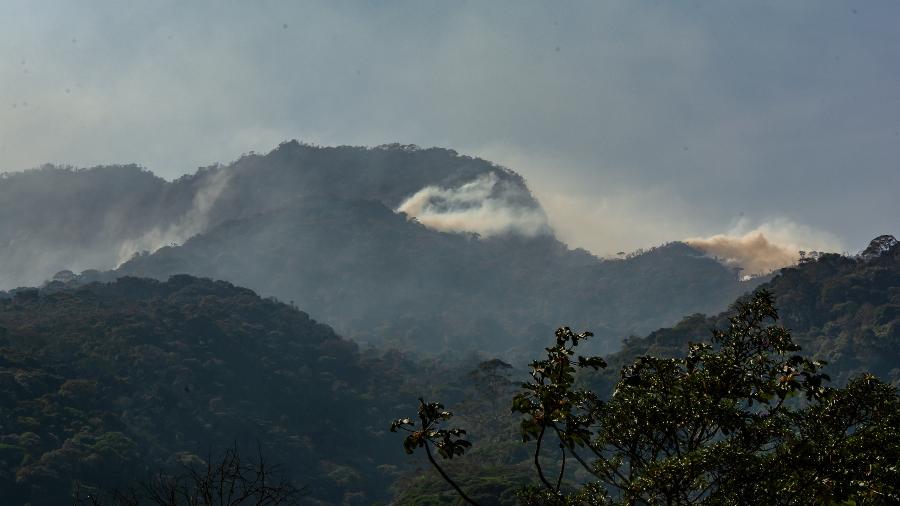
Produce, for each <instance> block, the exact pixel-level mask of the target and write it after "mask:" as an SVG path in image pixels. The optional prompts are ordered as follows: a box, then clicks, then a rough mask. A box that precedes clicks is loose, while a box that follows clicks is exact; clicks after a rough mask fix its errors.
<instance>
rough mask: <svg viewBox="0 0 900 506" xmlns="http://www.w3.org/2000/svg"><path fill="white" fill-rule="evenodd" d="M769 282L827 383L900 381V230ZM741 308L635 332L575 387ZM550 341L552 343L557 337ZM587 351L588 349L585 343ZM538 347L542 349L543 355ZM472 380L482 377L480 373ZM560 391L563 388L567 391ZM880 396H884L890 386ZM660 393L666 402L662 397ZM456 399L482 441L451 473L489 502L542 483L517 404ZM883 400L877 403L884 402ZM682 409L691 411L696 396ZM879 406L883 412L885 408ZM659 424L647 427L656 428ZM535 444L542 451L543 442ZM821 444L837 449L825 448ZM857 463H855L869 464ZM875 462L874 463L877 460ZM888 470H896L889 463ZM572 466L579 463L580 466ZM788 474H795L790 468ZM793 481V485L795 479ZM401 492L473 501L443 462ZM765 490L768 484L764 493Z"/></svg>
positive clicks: (604, 385) (505, 380)
mask: <svg viewBox="0 0 900 506" xmlns="http://www.w3.org/2000/svg"><path fill="white" fill-rule="evenodd" d="M760 289H761V290H765V291H767V292H768V293H771V294H772V295H773V299H774V301H775V304H776V305H777V307H778V310H777V314H778V316H779V320H778V324H779V325H781V326H783V327H784V328H785V329H787V331H788V332H790V333H791V336H792V342H793V343H796V344H797V345H798V346H799V347H800V349H799V350H798V351H797V352H796V353H800V354H802V355H803V356H807V357H810V358H811V359H814V360H818V361H822V362H823V363H824V365H823V366H822V368H821V372H822V373H823V374H826V375H827V376H828V377H829V379H830V381H828V382H826V383H825V384H827V385H831V386H834V387H843V386H846V385H847V384H848V383H851V380H853V379H854V378H855V379H857V380H858V379H859V378H861V377H863V376H864V375H865V374H866V373H872V374H875V375H876V376H877V377H878V378H879V379H880V380H881V381H884V382H886V383H887V384H891V385H893V387H894V388H896V387H897V386H898V385H900V377H898V371H900V369H898V366H900V313H898V312H897V308H900V244H898V242H897V241H896V240H895V239H894V238H893V237H891V236H882V237H879V238H876V239H875V240H873V241H872V243H871V244H870V245H869V247H868V248H866V249H865V250H864V251H863V252H862V253H861V254H860V255H857V256H852V257H848V256H841V255H834V254H826V255H819V256H817V257H815V258H810V259H807V260H805V261H803V262H801V264H799V265H797V266H795V267H791V268H787V269H783V270H782V271H781V272H780V273H779V274H778V275H777V276H775V277H774V278H773V279H772V280H770V281H769V282H767V283H764V284H763V285H761V287H760ZM750 299H751V297H750V296H749V295H748V296H744V297H741V298H740V299H739V300H738V303H745V302H747V301H749V300H750ZM733 315H734V309H731V310H729V311H726V312H722V313H720V314H717V315H715V316H712V317H707V316H705V315H702V314H695V315H691V316H688V317H686V318H684V319H683V320H682V321H681V322H679V323H678V324H677V325H675V326H674V327H671V328H664V329H659V330H657V331H654V332H652V333H650V334H649V335H647V336H646V337H637V336H633V337H631V338H629V339H628V340H626V342H625V346H624V348H623V349H622V350H621V351H619V352H617V353H614V354H612V355H609V356H607V357H605V361H606V362H607V363H608V365H607V367H605V368H602V369H600V370H598V371H594V370H591V369H590V368H588V369H587V370H583V371H580V372H579V374H578V377H577V381H575V382H574V383H573V384H572V388H576V387H577V388H587V389H589V391H592V392H595V393H596V394H597V395H598V396H599V397H601V398H608V397H609V396H612V395H613V393H614V392H616V391H618V390H617V387H618V388H621V385H622V382H623V381H626V384H627V380H628V378H630V377H631V374H633V373H632V372H629V371H633V369H629V368H631V367H633V365H634V364H636V363H639V362H641V361H646V360H648V358H649V360H650V361H653V360H657V359H665V358H670V357H671V358H678V359H679V360H684V359H686V358H687V357H688V356H689V351H690V347H689V345H690V343H704V342H708V341H709V340H710V337H711V336H712V331H714V330H716V331H718V332H725V331H728V329H729V328H731V326H732V321H731V320H730V318H731V317H732V316H733ZM545 342H546V343H547V344H548V345H549V344H550V340H549V339H548V340H545ZM582 348H583V346H582ZM579 351H580V352H582V353H583V351H582V350H579ZM538 355H539V354H538V353H537V352H536V353H535V356H538ZM645 357H646V358H645ZM662 363H666V362H665V361H663V362H662ZM492 371H493V380H492V381H491V382H490V385H491V388H490V389H488V390H489V391H491V390H492V391H493V392H494V393H492V394H491V395H490V397H494V398H496V397H500V398H503V399H505V400H506V402H499V404H501V405H504V406H503V407H507V406H509V405H510V401H511V399H512V398H513V395H514V394H515V392H516V391H517V390H518V388H519V385H520V383H521V380H520V379H519V377H518V376H515V375H513V374H511V371H510V370H508V369H506V368H498V367H494V368H492ZM471 381H473V382H474V381H476V380H475V379H474V378H473V379H472V380H471ZM482 382H483V381H482ZM853 388H860V383H859V382H858V381H857V383H855V386H854V387H853ZM851 390H852V391H854V392H856V393H855V394H846V396H847V397H846V399H847V400H848V402H849V401H854V400H860V402H862V399H863V398H864V395H863V394H862V391H857V390H853V389H851ZM876 390H877V389H876ZM893 391H894V393H893V394H885V395H888V397H889V398H893V399H894V401H893V402H894V406H895V409H896V395H897V394H896V390H893ZM554 395H559V393H558V391H556V392H554ZM841 395H844V394H841ZM874 395H876V397H877V395H881V394H874ZM891 396H893V397H891ZM653 402H655V403H660V402H661V401H660V400H659V399H656V400H654V401H653ZM446 403H447V405H448V407H449V408H451V409H452V410H453V411H454V413H456V414H457V415H462V416H457V417H455V419H454V420H453V422H454V424H455V425H458V426H460V427H465V428H466V429H467V430H468V432H469V433H468V437H469V439H470V440H472V441H474V442H475V445H474V447H473V448H472V449H471V450H470V451H469V452H468V453H469V454H468V455H467V456H466V457H464V458H462V459H455V460H451V461H447V462H445V463H442V465H443V466H444V467H445V468H446V470H447V473H448V474H449V475H451V476H452V477H453V479H455V480H456V481H457V482H458V483H459V484H460V486H461V487H462V488H463V489H464V490H466V491H468V492H469V494H470V495H471V497H472V498H473V499H474V500H475V501H476V502H478V503H480V504H519V501H520V500H521V498H520V497H519V496H517V495H516V494H515V492H516V491H517V490H520V489H521V487H523V486H524V485H525V484H534V483H536V482H537V476H536V474H535V470H534V469H533V465H532V462H533V458H532V455H530V454H529V452H527V451H524V449H525V448H526V445H522V444H513V443H512V442H513V441H516V440H517V439H518V437H519V434H518V433H519V425H518V423H519V418H518V417H517V416H515V415H511V414H510V413H509V412H508V411H505V412H504V411H503V410H499V411H498V410H493V411H492V408H491V405H488V406H484V405H481V406H480V407H479V410H481V412H482V413H485V414H486V413H493V417H491V418H487V419H486V418H485V417H484V416H481V417H474V418H473V417H471V416H470V413H471V411H470V409H471V406H470V405H467V404H466V403H462V404H457V405H454V404H453V403H452V402H446ZM496 404H497V403H495V404H494V405H496ZM877 405H878V403H877V402H876V403H875V406H877ZM886 406H887V405H885V409H886ZM629 409H632V410H633V409H637V407H636V406H633V407H632V408H629ZM679 409H687V410H690V405H688V406H687V407H685V406H682V407H681V408H679ZM872 409H874V410H875V411H877V409H878V408H877V407H873V408H872ZM630 412H631V413H634V411H630ZM398 414H402V413H398ZM828 416H829V417H835V418H833V420H838V419H839V417H838V416H837V415H836V414H831V415H828ZM891 416H894V417H895V418H893V419H891V418H887V419H885V420H884V423H886V424H887V426H889V427H893V430H894V431H895V432H894V434H893V435H890V434H887V435H883V437H885V438H886V439H885V440H883V441H881V442H880V443H878V444H879V445H880V449H881V450H884V451H888V452H890V451H892V452H895V454H896V452H898V451H900V435H898V434H896V430H897V429H898V428H900V426H898V424H900V419H897V418H896V416H897V415H891ZM890 420H894V421H893V422H891V421H890ZM679 423H682V422H679ZM651 428H652V427H645V429H646V430H648V431H649V430H650V429H651ZM623 430H624V429H623ZM879 437H881V436H879ZM853 444H854V443H850V446H847V447H846V448H845V449H844V450H842V451H845V452H846V453H845V455H856V457H860V458H862V459H863V460H864V459H865V456H862V455H858V454H857V453H854V452H860V451H863V450H861V448H862V446H859V447H854V446H853ZM860 444H861V443H860ZM398 446H399V441H398ZM554 448H555V447H554ZM529 449H531V450H532V451H533V450H534V445H533V444H532V445H531V446H530V447H529ZM810 451H812V450H810ZM816 451H822V452H823V454H824V453H827V451H826V450H825V449H824V448H821V449H819V450H816ZM873 455H874V453H873ZM856 457H854V458H856ZM804 458H806V457H804ZM558 462H559V457H558V456H557V455H551V456H549V457H545V466H547V467H548V468H550V469H553V470H557V469H558ZM836 462H837V460H835V461H834V462H832V463H828V464H826V463H818V464H812V466H813V468H815V467H816V466H818V467H824V468H828V467H829V466H835V465H836ZM571 465H572V466H575V467H576V468H577V466H578V464H577V463H572V464H571ZM768 465H772V464H768ZM807 465H809V464H808V463H807ZM848 465H850V467H854V466H860V465H861V464H853V463H851V464H848ZM871 465H874V461H872V463H871ZM835 469H837V468H836V467H835ZM885 469H886V470H887V471H890V468H889V467H888V468H885ZM569 472H572V470H571V467H570V471H569ZM576 472H577V471H576ZM784 473H785V476H787V474H788V472H787V471H784ZM575 476H578V477H577V478H576V477H573V478H572V479H574V480H576V482H577V480H588V481H589V480H590V479H591V477H590V476H589V475H586V474H585V473H584V472H581V474H580V475H578V474H576V475H575ZM832 479H837V480H840V478H832ZM877 481H878V480H876V482H877ZM784 486H785V487H787V485H786V484H785V485H784ZM398 493H399V495H398V501H399V504H420V502H419V501H423V502H421V503H422V504H445V503H454V502H455V503H458V504H462V503H463V501H462V500H461V499H459V497H458V495H457V494H456V492H454V491H453V489H452V488H451V487H450V486H449V485H447V483H445V481H444V480H443V479H442V478H441V476H440V475H439V474H438V473H437V472H434V471H433V470H424V471H421V472H420V473H419V474H417V475H414V476H410V477H406V478H404V479H403V480H402V481H401V482H400V484H399V486H398ZM762 493H763V491H760V490H757V491H756V492H754V494H762ZM496 497H500V498H501V499H500V500H499V501H498V502H494V501H495V499H492V498H496ZM760 497H761V496H760ZM789 497H790V496H787V495H786V496H783V497H781V499H784V501H783V502H784V503H786V504H792V503H797V501H799V503H803V500H804V499H803V497H802V496H801V497H800V498H795V500H794V502H791V500H788V499H789ZM771 499H772V500H771V501H770V502H766V503H767V504H775V503H778V502H779V501H780V500H781V499H776V498H771ZM819 499H821V500H824V499H823V498H819ZM660 500H661V499H660ZM810 501H811V502H818V501H819V500H810ZM863 502H864V503H866V504H868V503H872V504H888V503H891V502H892V501H891V500H887V499H882V500H879V499H877V497H875V498H870V499H869V502H866V501H863ZM576 503H577V502H576ZM726 503H728V502H726ZM578 504H580V503H578Z"/></svg>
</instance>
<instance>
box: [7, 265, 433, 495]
mask: <svg viewBox="0 0 900 506" xmlns="http://www.w3.org/2000/svg"><path fill="white" fill-rule="evenodd" d="M418 367H419V366H416V365H414V364H412V363H409V362H408V361H407V360H406V359H404V358H403V357H402V356H401V355H399V354H397V353H389V354H384V355H379V354H369V355H364V354H361V353H360V352H359V350H358V347H357V345H356V344H354V343H352V342H350V341H347V340H345V339H343V338H341V337H339V336H337V335H336V334H335V333H334V332H333V331H332V330H331V328H329V327H327V326H325V325H322V324H320V323H317V322H315V321H313V320H311V319H310V318H309V316H308V315H307V314H306V313H303V312H301V311H299V310H297V309H295V308H292V307H290V306H288V305H285V304H281V303H278V302H275V301H273V300H270V299H262V298H260V297H259V296H257V295H256V294H254V293H253V292H251V291H250V290H247V289H243V288H237V287H235V286H233V285H231V284H229V283H225V282H213V281H209V280H203V279H197V278H193V277H189V276H175V277H173V278H172V279H170V280H169V281H167V282H157V281H153V280H147V279H136V278H121V279H119V280H118V281H117V282H115V283H110V284H89V285H86V286H81V287H78V288H66V287H64V286H63V285H62V284H61V283H52V284H50V285H48V286H46V287H44V288H42V289H40V290H37V289H24V290H17V291H14V292H13V293H8V294H5V295H4V296H3V297H0V497H3V501H2V502H3V503H4V504H25V503H31V504H34V505H36V506H37V505H45V504H70V503H71V499H70V494H71V491H72V487H73V486H74V483H76V482H79V483H81V484H82V489H83V490H92V488H93V487H97V486H102V487H103V488H105V489H107V490H109V489H110V488H111V487H120V486H123V485H128V484H131V483H132V482H134V481H135V480H140V479H141V478H142V477H146V476H148V475H149V474H150V473H153V472H155V471H156V470H158V469H171V468H173V467H175V468H176V469H177V464H178V463H181V462H189V461H198V460H199V459H203V458H205V457H206V456H207V454H208V452H210V451H211V450H213V451H215V450H221V449H223V448H224V447H225V446H227V445H229V444H231V442H232V441H234V442H236V443H237V444H238V446H239V448H243V449H244V450H245V451H249V453H255V451H256V445H257V444H259V445H260V449H261V451H262V452H263V453H264V454H265V455H266V457H267V459H268V460H269V461H270V462H271V463H278V464H282V465H284V466H285V467H284V468H285V469H286V470H287V471H288V473H289V477H290V478H291V479H292V480H293V481H294V482H295V483H297V484H298V485H300V486H303V487H305V490H306V492H307V493H308V494H309V497H308V499H309V500H310V501H313V502H315V501H325V502H326V503H331V504H340V503H341V502H344V503H345V504H371V503H373V502H375V501H376V500H378V499H381V498H385V497H386V494H387V484H388V483H390V481H392V479H393V476H394V475H393V474H392V473H394V472H395V471H394V469H395V468H396V467H392V466H396V464H399V463H400V460H401V459H402V452H401V451H396V450H397V449H396V445H395V443H396V441H394V440H393V438H390V437H387V436H385V432H386V431H385V428H386V427H387V426H388V425H389V423H390V419H391V417H392V416H393V414H394V411H395V410H396V409H398V407H399V408H401V409H403V410H410V409H412V410H414V409H415V405H414V400H415V398H416V396H417V395H420V394H421V392H422V388H419V387H411V386H410V383H412V381H414V379H415V378H416V377H417V375H418V374H421V371H422V369H419V368H418ZM422 367H428V369H429V370H431V371H434V370H436V369H435V368H434V367H432V366H428V364H422ZM379 466H382V467H379Z"/></svg>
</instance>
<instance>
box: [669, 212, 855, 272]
mask: <svg viewBox="0 0 900 506" xmlns="http://www.w3.org/2000/svg"><path fill="white" fill-rule="evenodd" d="M747 228H748V227H747V222H746V221H743V220H742V221H740V222H738V224H737V225H736V226H735V227H733V229H732V230H731V231H730V232H729V233H725V234H716V235H713V236H710V237H694V238H690V239H686V240H685V242H686V243H687V244H690V245H691V246H693V247H695V248H697V249H699V250H702V251H704V252H706V253H707V254H709V255H711V256H713V257H716V258H718V259H720V260H721V261H722V262H724V263H725V264H726V265H731V266H735V267H741V268H743V269H744V272H745V273H747V274H765V273H769V272H772V271H774V270H776V269H780V268H782V267H787V266H789V265H793V264H796V263H797V261H798V260H799V259H800V251H840V250H841V248H840V242H839V241H838V240H837V239H835V238H834V237H833V236H831V234H828V233H826V232H822V231H817V230H813V229H811V228H809V227H806V226H803V225H799V224H797V223H794V222H792V221H790V220H786V219H778V220H774V221H771V222H768V223H764V224H762V225H760V226H758V227H756V228H754V229H752V230H747Z"/></svg>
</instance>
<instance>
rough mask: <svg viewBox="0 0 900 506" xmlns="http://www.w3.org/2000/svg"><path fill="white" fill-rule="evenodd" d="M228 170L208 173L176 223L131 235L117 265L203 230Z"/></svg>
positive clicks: (228, 175) (179, 241)
mask: <svg viewBox="0 0 900 506" xmlns="http://www.w3.org/2000/svg"><path fill="white" fill-rule="evenodd" d="M230 179H231V172H230V171H228V170H226V169H219V170H218V171H217V172H215V173H214V174H212V175H211V176H209V178H208V181H207V182H206V186H204V187H203V188H201V189H200V190H199V191H197V193H196V194H195V195H194V200H193V204H192V206H191V209H190V210H189V211H188V212H187V213H185V215H184V216H183V217H182V218H181V219H180V220H178V222H176V223H175V224H172V225H169V226H166V227H165V228H163V227H159V226H157V227H154V228H152V229H151V230H150V231H148V232H147V233H145V234H144V235H142V236H141V237H139V238H137V239H130V240H127V241H125V242H123V243H122V244H121V245H120V246H119V254H118V263H117V266H118V265H121V264H122V263H124V262H126V261H128V260H129V259H130V258H131V257H133V256H134V255H135V253H140V252H143V251H149V252H151V253H153V252H154V251H156V250H158V249H160V248H162V247H164V246H170V245H173V244H181V243H183V242H184V241H186V240H188V239H190V238H191V237H193V236H195V235H197V234H199V233H202V232H204V231H205V230H206V229H207V227H208V226H209V224H210V218H211V216H210V211H211V210H212V208H213V205H215V203H216V201H217V200H218V199H219V197H220V196H221V195H222V192H223V191H224V190H225V188H226V187H227V186H228V182H229V181H230Z"/></svg>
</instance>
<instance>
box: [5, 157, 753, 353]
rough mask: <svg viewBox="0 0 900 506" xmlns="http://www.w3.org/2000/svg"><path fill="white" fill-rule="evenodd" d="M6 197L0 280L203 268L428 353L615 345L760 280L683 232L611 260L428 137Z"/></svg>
mask: <svg viewBox="0 0 900 506" xmlns="http://www.w3.org/2000/svg"><path fill="white" fill-rule="evenodd" d="M0 200H2V201H4V202H7V201H8V202H10V204H11V208H12V209H14V210H15V212H13V213H4V214H3V215H2V216H0V287H4V286H5V287H6V288H11V287H14V286H17V285H19V284H25V285H29V286H30V285H36V284H40V283H42V282H44V281H45V280H47V279H50V278H51V277H52V276H54V273H56V272H57V271H61V270H63V269H66V270H68V271H67V272H62V273H61V274H60V275H59V276H58V277H57V278H56V279H58V280H61V281H71V280H72V279H74V278H76V275H75V274H73V272H74V273H78V272H81V273H83V274H82V275H81V276H80V277H78V278H77V279H78V280H79V281H80V282H91V281H98V280H102V281H113V280H115V279H116V278H117V277H119V276H123V275H130V276H140V277H153V278H157V279H160V280H165V279H168V277H169V276H170V275H174V274H191V275H198V276H204V277H210V278H213V279H223V280H227V281H230V282H233V283H236V284H238V285H241V286H246V287H248V288H251V289H253V290H256V291H257V292H259V293H260V294H262V295H264V296H276V297H278V298H279V299H281V300H283V301H294V303H295V304H296V305H297V306H299V307H302V308H304V310H307V311H309V312H310V313H311V314H312V315H314V316H315V317H316V318H318V319H321V320H323V321H327V322H328V323H329V324H331V325H333V326H334V327H335V328H336V329H337V330H338V331H339V332H340V333H341V335H343V336H345V337H348V338H351V339H354V340H356V341H358V342H361V343H374V344H387V345H390V346H395V347H399V348H402V349H413V350H417V351H420V352H426V353H432V354H433V353H439V352H442V351H446V350H450V349H454V350H465V351H473V350H474V351H478V352H481V353H485V354H491V355H502V356H504V357H505V358H507V359H509V360H516V359H517V358H519V359H523V360H524V359H527V358H528V357H530V356H531V355H532V352H533V351H534V350H540V349H541V348H542V347H543V341H542V339H544V337H545V336H546V335H549V334H550V333H552V331H553V329H554V328H555V327H556V326H557V325H559V324H561V323H563V322H567V323H569V324H571V325H578V326H583V327H589V328H592V329H594V330H595V332H597V334H598V335H599V336H600V337H601V339H598V340H597V343H598V344H597V351H602V352H610V351H614V350H615V349H617V348H618V346H619V341H620V339H621V338H622V337H623V336H627V335H630V334H644V333H647V332H650V331H651V330H653V329H656V328H659V327H661V326H664V325H670V324H672V323H673V322H676V321H677V320H678V319H679V318H680V317H681V316H682V315H684V314H688V313H693V312H705V313H714V312H718V311H720V310H722V309H724V308H725V307H726V304H727V303H728V302H730V301H731V300H734V298H736V297H737V296H739V295H740V294H742V293H744V292H746V291H748V290H749V289H751V288H752V287H753V286H754V285H755V284H756V283H758V282H759V281H760V280H758V279H757V280H752V281H750V282H741V281H740V280H738V279H737V275H736V273H735V271H733V270H732V269H731V268H729V267H726V266H723V265H721V264H720V263H718V262H717V261H715V260H713V259H711V258H707V257H706V256H705V255H704V254H703V253H702V252H700V251H698V250H696V249H694V248H691V247H689V246H687V245H685V244H682V243H672V244H668V245H664V246H662V247H659V248H655V249H652V250H650V251H648V252H645V253H643V254H638V255H632V256H629V257H628V258H624V259H620V260H602V259H599V258H596V257H594V256H592V255H590V254H589V253H587V252H585V251H583V250H572V249H569V248H568V247H567V246H566V245H565V244H564V243H562V242H560V241H559V240H558V239H557V238H556V237H555V236H554V234H553V231H552V230H551V229H550V228H549V226H548V225H547V224H546V221H545V220H544V215H543V211H542V210H541V207H540V204H539V203H538V202H537V201H536V200H535V199H534V198H533V197H532V195H531V192H530V190H529V188H528V187H527V185H526V184H525V181H524V179H523V178H522V177H521V176H519V175H518V174H516V173H514V172H512V171H510V170H508V169H505V168H502V167H499V166H497V165H494V164H492V163H490V162H487V161H485V160H479V159H476V158H471V157H467V156H462V155H459V154H457V153H456V152H454V151H451V150H446V149H439V148H431V149H419V148H415V147H412V146H402V145H389V146H381V147H377V148H361V147H347V146H342V147H333V148H328V147H315V146H309V145H304V144H300V143H297V142H295V141H294V142H287V143H284V144H282V145H280V146H279V147H278V148H277V149H275V150H273V151H272V152H270V153H268V154H265V155H258V154H249V155H246V156H244V157H242V158H240V159H239V160H237V161H235V162H234V163H232V164H230V165H226V166H214V167H208V168H204V169H200V170H198V171H197V172H196V173H194V174H192V175H187V176H184V177H182V178H180V179H177V180H175V181H172V182H167V181H164V180H162V179H160V178H157V177H156V176H154V175H153V174H151V173H150V172H148V171H146V170H142V169H140V168H138V167H134V166H128V167H98V168H93V169H85V170H72V169H64V168H54V167H45V168H43V169H39V170H34V171H29V172H24V173H18V174H10V175H7V176H5V177H4V178H2V179H0ZM398 208H402V209H405V210H406V211H408V212H409V213H413V214H415V215H416V216H417V217H418V219H411V216H410V215H408V214H406V213H404V212H398V211H397V209H398ZM466 230H470V231H471V230H482V231H486V232H488V233H485V234H482V235H478V234H476V233H471V232H466ZM116 267H117V268H116ZM113 268H116V269H114V270H110V269H113ZM485 336H490V338H487V339H486V338H485Z"/></svg>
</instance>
